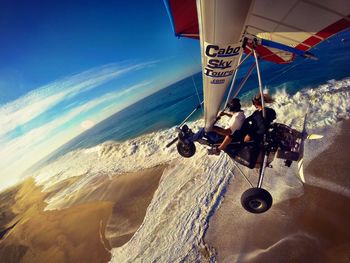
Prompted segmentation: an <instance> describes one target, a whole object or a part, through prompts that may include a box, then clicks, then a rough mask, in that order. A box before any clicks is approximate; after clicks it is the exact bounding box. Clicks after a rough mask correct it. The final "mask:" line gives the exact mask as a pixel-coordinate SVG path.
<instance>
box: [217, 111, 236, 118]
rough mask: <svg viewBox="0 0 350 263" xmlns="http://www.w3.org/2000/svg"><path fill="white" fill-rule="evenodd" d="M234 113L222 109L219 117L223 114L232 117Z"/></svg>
mask: <svg viewBox="0 0 350 263" xmlns="http://www.w3.org/2000/svg"><path fill="white" fill-rule="evenodd" d="M232 115H233V113H231V112H226V111H222V112H220V114H219V117H222V116H227V117H232Z"/></svg>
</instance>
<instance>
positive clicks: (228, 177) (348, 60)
mask: <svg viewBox="0 0 350 263" xmlns="http://www.w3.org/2000/svg"><path fill="white" fill-rule="evenodd" d="M313 52H314V53H315V55H316V56H318V57H319V60H318V61H310V60H304V59H300V58H299V59H297V60H296V62H295V64H291V65H283V66H281V65H273V64H268V63H262V78H263V83H264V85H265V88H266V89H268V90H269V92H270V93H271V94H272V95H273V97H274V98H275V102H274V103H273V104H272V107H273V108H274V109H275V110H276V112H277V121H278V122H281V123H285V124H287V125H291V126H293V127H294V128H296V129H299V130H300V129H301V128H302V119H303V116H304V115H305V113H306V112H308V122H307V129H308V131H310V132H314V133H319V134H322V135H324V139H323V140H319V141H308V142H307V143H306V144H305V158H304V163H305V167H308V166H309V167H314V168H313V170H315V169H316V168H317V167H321V164H324V166H327V169H328V170H326V169H325V167H323V168H322V170H323V171H326V172H325V173H323V174H321V172H322V171H321V172H318V174H313V172H312V171H310V168H309V170H308V169H306V172H307V173H306V174H305V177H306V185H303V184H302V183H301V181H300V179H299V178H298V173H297V165H296V164H295V163H293V164H292V166H291V168H286V167H285V166H284V165H283V163H282V162H280V161H279V160H275V161H274V162H273V163H272V165H273V167H274V169H268V171H267V175H266V176H265V179H264V183H263V187H264V188H266V189H268V190H269V192H271V194H272V196H273V199H274V204H273V206H272V208H271V210H269V211H268V212H267V213H264V214H262V215H258V216H256V215H252V214H250V213H248V212H246V211H244V210H243V208H242V207H241V205H240V200H239V199H240V198H239V196H240V195H241V193H242V192H244V191H245V190H246V189H247V187H249V186H248V185H247V183H246V182H245V181H244V178H243V177H242V176H241V175H240V173H241V172H240V170H239V169H238V168H237V166H236V165H235V163H234V162H232V161H231V160H230V159H229V158H228V157H227V156H226V155H224V154H221V155H220V156H219V157H217V156H208V155H207V150H206V148H205V147H201V146H198V147H197V152H196V154H195V156H194V157H192V158H189V159H185V158H181V157H179V155H178V154H177V151H176V147H170V148H166V147H165V145H166V143H167V142H169V141H170V140H171V139H172V138H174V136H175V126H176V125H178V124H179V123H181V122H182V120H183V119H184V118H185V117H186V116H187V115H188V113H189V112H191V111H192V110H193V108H195V107H196V106H197V105H198V104H199V99H198V96H197V93H196V90H195V88H194V84H193V82H195V84H196V86H197V87H198V88H199V89H200V87H201V74H199V73H198V74H196V75H194V76H193V77H189V78H187V79H184V80H181V81H179V82H177V83H174V84H173V85H171V86H169V87H167V88H165V89H163V90H160V91H159V92H157V93H155V94H153V95H151V96H149V97H147V98H145V99H143V100H141V101H139V102H137V103H135V104H133V105H131V106H130V107H128V108H126V109H124V110H122V111H120V112H118V113H116V114H115V115H113V116H111V117H110V118H108V119H106V120H104V121H102V122H101V123H99V124H97V125H96V126H95V127H93V128H92V129H90V130H88V131H86V132H84V133H83V134H81V135H79V136H78V137H76V138H75V139H73V140H72V141H71V142H69V143H68V144H66V145H65V146H63V147H61V148H60V149H59V150H58V151H56V152H55V153H54V154H53V155H51V156H50V157H49V158H48V159H46V160H45V162H42V163H41V164H40V167H38V166H37V168H36V169H33V170H32V171H31V172H30V173H28V174H27V175H26V176H29V175H31V176H33V177H34V179H35V182H36V183H37V184H38V185H41V186H43V188H44V190H45V189H53V188H54V187H55V185H61V183H64V182H66V181H67V180H69V179H71V178H76V181H74V182H73V183H72V184H69V185H68V184H67V186H65V187H62V188H58V190H57V192H55V193H54V194H52V195H50V196H49V197H48V198H47V199H46V200H45V201H46V203H47V206H46V208H45V209H46V210H59V209H63V208H67V207H70V206H71V205H74V198H73V199H72V198H70V197H71V196H74V195H75V194H76V195H79V193H80V191H81V189H84V191H90V189H91V192H93V191H94V190H95V188H94V183H95V182H96V181H98V178H101V177H102V176H108V177H109V178H113V177H117V176H120V175H122V174H124V175H125V174H127V173H130V172H134V171H140V170H145V169H147V168H152V167H156V166H159V165H167V168H166V169H165V170H164V172H163V174H162V177H161V179H160V182H159V185H158V188H157V190H156V191H155V193H154V195H153V198H152V200H151V203H150V204H149V206H148V208H147V212H146V215H145V217H144V220H143V222H142V224H141V225H140V227H139V228H138V229H137V231H136V232H135V233H134V234H133V236H132V238H131V239H130V240H129V241H128V242H127V243H125V244H124V245H123V246H121V247H115V248H113V249H112V250H111V253H112V262H139V261H145V262H208V261H210V262H215V261H216V260H218V258H219V259H221V261H219V262H259V259H261V258H259V257H260V256H266V255H268V253H269V252H271V251H274V249H277V250H278V253H280V254H278V253H277V254H273V255H272V256H271V257H265V262H266V260H267V261H269V262H280V261H278V260H277V261H276V259H279V258H280V257H283V258H285V254H287V255H292V256H293V257H292V258H291V261H290V260H289V261H288V260H286V261H285V262H302V261H301V259H303V260H305V259H307V260H306V261H307V262H312V256H313V255H315V254H317V253H319V251H323V253H325V254H327V253H328V254H327V255H331V256H333V255H335V254H337V253H338V254H341V255H343V256H344V258H345V259H346V258H347V259H348V258H349V255H348V252H347V251H348V246H346V245H345V246H344V245H343V244H342V243H341V241H342V240H343V239H344V238H343V233H344V230H342V229H341V227H339V226H338V222H340V223H343V222H344V220H343V219H342V215H343V214H342V213H341V211H337V209H335V208H336V207H337V206H339V207H341V208H342V209H343V208H344V207H345V208H346V207H347V208H349V206H348V203H349V202H348V201H349V198H350V191H349V188H350V185H349V183H348V182H349V181H348V179H346V178H348V174H346V172H347V171H345V172H344V171H342V172H339V173H338V174H337V176H336V177H335V176H333V174H332V172H329V168H330V167H331V171H332V164H329V163H327V159H330V158H329V157H327V156H326V157H324V158H322V160H321V161H318V163H316V164H315V162H314V160H318V158H319V157H320V156H321V155H324V154H325V151H326V150H327V149H329V147H330V146H332V147H333V146H334V143H337V144H341V142H340V143H339V142H337V140H336V139H335V138H336V137H337V135H338V134H340V133H341V131H342V130H341V129H342V123H343V122H342V121H343V120H348V119H349V118H350V105H349V101H350V72H349V68H350V67H349V66H350V32H345V33H343V34H341V35H339V36H338V37H336V38H333V39H331V40H329V41H326V42H325V43H323V44H322V45H320V46H318V47H317V48H316V49H315V50H314V51H313ZM241 77H242V76H240V78H241ZM256 88H257V85H256V76H252V77H251V79H250V80H249V81H248V83H247V88H246V89H245V90H244V91H242V94H240V95H239V97H241V98H242V100H243V108H244V110H245V112H246V114H247V115H249V114H250V113H251V112H253V110H254V107H253V106H252V105H250V103H249V100H250V98H251V96H252V95H253V94H254V93H255V92H256V90H257V89H256ZM199 95H200V96H201V94H199ZM200 113H201V112H200V111H198V114H197V115H196V116H194V117H193V118H192V119H191V120H190V121H189V126H190V127H192V128H193V129H194V130H196V129H199V128H200V127H202V126H203V121H202V120H201V118H200V117H201V116H200ZM223 124H224V123H223ZM337 149H338V148H337ZM349 152H350V151H346V150H344V149H343V148H342V154H345V155H346V156H348V155H349ZM327 154H329V153H327ZM331 154H332V155H335V154H336V153H335V152H333V153H331ZM315 167H316V168H315ZM241 169H243V172H244V173H245V174H246V176H247V177H248V178H250V179H251V180H256V171H255V170H249V169H245V168H241ZM345 169H346V168H345ZM333 170H336V169H333ZM140 180H141V179H140ZM310 188H311V190H310ZM321 190H322V191H321ZM120 191H121V192H122V191H123V189H121V190H120ZM334 195H336V197H337V198H335V199H334V200H343V201H342V205H341V206H340V204H339V203H337V204H336V205H335V204H334V203H332V202H326V204H327V205H325V204H324V203H325V202H323V201H322V200H323V199H327V198H328V197H332V198H333V197H334ZM308 196H309V197H308ZM303 198H304V199H303ZM298 200H303V201H302V202H300V201H298ZM327 200H328V199H327ZM344 200H345V201H344ZM318 206H321V207H322V210H321V209H318ZM220 207H225V209H224V210H223V209H222V208H220ZM333 207H335V208H334V209H333ZM328 210H332V212H329V213H328ZM333 210H334V211H333ZM310 211H312V213H311V214H310ZM335 212H337V213H335ZM305 214H307V217H305V218H304V215H305ZM223 221H225V222H226V223H225V224H223V223H222V222H223ZM218 222H220V223H218ZM262 222H265V224H263V223H262ZM296 222H297V223H298V224H296ZM313 222H317V224H319V225H317V226H319V227H313ZM109 223H110V224H113V218H110V219H109ZM315 224H316V223H315ZM223 226H225V227H224V229H223ZM255 226H257V227H258V229H257V228H255ZM325 228H326V230H324V229H325ZM329 233H332V239H330V238H329ZM252 235H254V238H252ZM345 235H346V237H349V235H348V233H347V232H346V233H345ZM221 236H222V237H225V239H222V240H220V238H218V237H221ZM235 236H237V237H238V236H239V238H235ZM267 237H268V238H267ZM206 238H208V240H206ZM230 238H231V239H230ZM224 240H225V242H226V241H227V242H226V243H225V242H224ZM207 242H209V243H207ZM211 244H215V246H211ZM290 244H291V246H290ZM299 244H303V245H302V246H299ZM225 246H226V252H225V250H222V248H223V247H225ZM215 247H216V248H215ZM220 248H221V250H220ZM290 248H291V249H290ZM216 249H218V250H219V253H218V252H217V250H216ZM222 251H224V252H225V253H226V254H227V257H226V258H222V255H225V253H224V252H222ZM282 252H283V253H285V254H283V253H282ZM230 253H231V254H230ZM274 255H275V256H274ZM276 255H277V256H276ZM305 255H306V256H305ZM220 257H221V258H220ZM325 257H326V256H325ZM263 258H264V257H263ZM225 260H226V261H225ZM260 262H261V261H260ZM322 262H328V261H326V260H325V261H322ZM340 262H346V261H340Z"/></svg>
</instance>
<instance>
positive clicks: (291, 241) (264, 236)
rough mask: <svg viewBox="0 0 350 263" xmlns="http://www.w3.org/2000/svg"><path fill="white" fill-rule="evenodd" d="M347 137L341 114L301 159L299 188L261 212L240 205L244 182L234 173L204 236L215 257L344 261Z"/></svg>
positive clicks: (349, 247) (349, 206)
mask: <svg viewBox="0 0 350 263" xmlns="http://www.w3.org/2000/svg"><path fill="white" fill-rule="evenodd" d="M349 138H350V121H349V120H345V121H342V123H341V131H340V133H339V134H337V135H336V137H335V140H334V142H333V143H332V144H331V145H330V146H329V147H328V148H327V149H326V150H324V151H323V152H321V153H320V154H318V155H317V156H316V157H315V158H314V159H312V160H311V162H310V163H309V164H308V165H307V167H306V169H305V171H304V174H305V177H306V184H305V185H304V187H303V190H304V193H303V194H302V195H301V196H299V197H293V198H291V199H289V200H284V201H282V202H280V203H276V204H274V205H273V206H272V208H271V209H270V210H269V211H268V212H267V213H264V214H259V215H253V214H249V213H247V212H245V211H244V210H243V209H242V208H241V207H240V203H239V200H240V195H241V193H242V191H241V189H244V188H245V187H246V183H245V182H244V181H243V179H242V178H240V176H237V177H235V178H234V180H233V182H231V184H230V186H229V188H228V191H227V193H226V196H225V200H224V202H223V203H222V206H221V208H220V209H219V210H218V211H217V213H216V214H215V215H214V217H213V218H212V220H211V222H210V223H209V229H208V232H207V235H206V237H205V242H206V244H208V245H209V246H210V247H213V248H214V249H215V251H216V254H217V255H216V258H217V261H218V262H272V261H276V260H277V259H282V258H283V262H306V261H307V262H334V259H336V260H337V262H341V263H342V262H344V263H345V262H349V261H350V252H349V251H350V242H349V240H350V230H348V228H347V227H346V226H347V225H348V222H349V220H350V203H349V201H350V195H349V189H350V178H349V176H348V175H349V172H350V168H349V166H348V161H349V160H350V141H349ZM316 143H317V142H316Z"/></svg>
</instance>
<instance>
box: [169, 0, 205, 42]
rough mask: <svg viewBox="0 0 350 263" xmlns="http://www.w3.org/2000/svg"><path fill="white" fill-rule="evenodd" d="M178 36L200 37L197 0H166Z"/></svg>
mask: <svg viewBox="0 0 350 263" xmlns="http://www.w3.org/2000/svg"><path fill="white" fill-rule="evenodd" d="M164 4H165V6H166V8H167V11H168V14H169V17H170V19H171V23H172V26H173V30H174V33H175V35H176V36H177V37H189V38H196V39H198V38H199V28H198V18H197V7H196V0H180V1H179V0H164Z"/></svg>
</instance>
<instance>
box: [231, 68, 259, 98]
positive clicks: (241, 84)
mask: <svg viewBox="0 0 350 263" xmlns="http://www.w3.org/2000/svg"><path fill="white" fill-rule="evenodd" d="M254 68H255V63H254V64H253V65H252V66H251V67H250V69H249V70H248V73H247V75H246V76H245V77H244V79H243V80H242V82H241V83H240V84H239V87H238V89H237V90H236V92H235V94H233V98H235V97H237V95H238V93H239V92H240V91H241V89H242V88H243V86H244V84H245V83H246V82H247V80H248V78H249V77H250V75H251V74H252V72H253V69H254Z"/></svg>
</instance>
